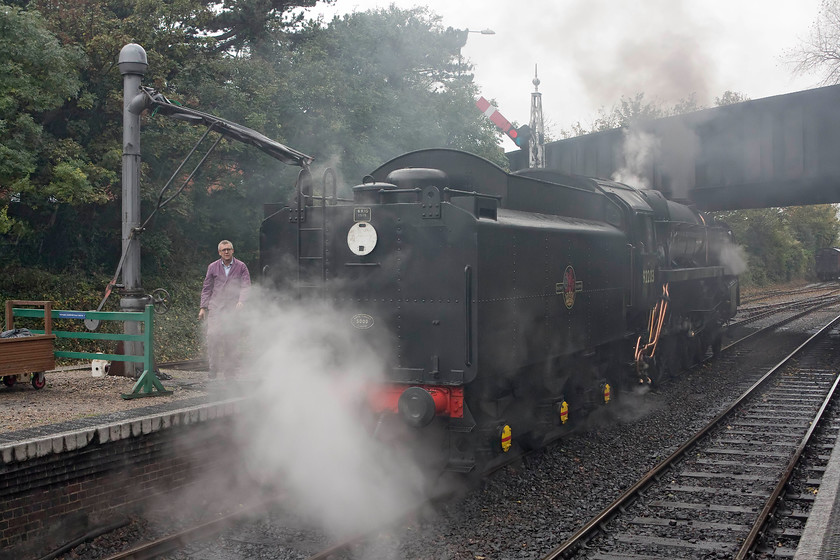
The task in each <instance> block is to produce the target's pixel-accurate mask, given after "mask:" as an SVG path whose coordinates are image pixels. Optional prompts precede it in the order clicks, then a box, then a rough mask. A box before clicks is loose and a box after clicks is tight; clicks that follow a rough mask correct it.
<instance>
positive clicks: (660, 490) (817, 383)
mask: <svg viewBox="0 0 840 560" xmlns="http://www.w3.org/2000/svg"><path fill="white" fill-rule="evenodd" d="M838 323H840V316H837V317H835V318H833V319H832V320H831V321H830V322H829V323H828V324H826V326H824V327H823V328H822V329H820V331H819V332H818V333H816V334H815V335H813V336H812V337H811V338H809V339H808V340H807V341H806V342H804V343H802V344H801V345H800V346H799V347H798V348H796V349H795V350H794V351H793V352H791V353H790V354H789V355H787V356H785V357H784V358H783V359H782V360H781V361H779V363H777V364H775V365H774V366H773V367H771V368H770V369H769V371H767V373H765V374H764V375H763V376H761V377H760V379H759V380H758V381H756V382H755V383H754V384H753V385H752V386H751V387H750V388H749V389H748V390H747V391H746V392H745V393H744V394H743V395H742V396H741V397H740V398H739V399H738V400H737V401H736V402H735V403H733V404H732V405H731V406H729V407H728V408H727V409H726V410H724V411H723V412H721V413H720V414H719V415H718V416H717V417H715V418H714V419H713V420H712V422H710V423H709V424H708V425H707V426H706V427H705V428H703V429H702V430H700V431H699V432H698V433H697V434H696V435H695V436H694V437H693V438H691V439H690V440H689V441H687V442H686V443H685V444H683V445H682V446H681V447H680V448H679V449H677V450H676V451H675V452H674V453H673V454H672V455H671V456H669V457H668V458H667V459H665V460H664V461H663V462H661V463H660V464H659V465H657V466H656V467H654V468H653V469H651V470H650V471H649V472H648V473H647V474H646V475H645V476H644V477H643V478H642V479H641V480H639V481H638V482H637V483H636V484H634V485H633V486H632V487H631V488H630V489H629V490H627V491H626V492H625V493H624V494H623V495H622V496H620V497H619V498H618V499H616V500H615V501H614V502H613V503H612V504H610V505H609V506H608V507H607V508H606V509H605V510H603V511H602V512H600V513H599V514H598V515H597V516H595V517H594V518H593V519H592V520H590V521H589V522H588V523H586V524H585V525H584V526H583V527H581V529H579V530H578V531H577V532H576V533H575V534H574V535H573V536H572V537H571V538H569V539H568V540H567V541H566V542H565V543H563V544H561V545H560V546H559V547H558V548H556V549H554V550H553V551H551V552H550V553H549V554H548V555H546V556H545V557H544V559H543V560H553V559H558V558H571V557H574V558H591V559H599V560H618V559H620V558H628V559H629V558H651V559H657V558H662V559H665V558H708V557H714V556H712V555H714V554H721V555H722V556H718V557H725V558H746V557H747V556H748V555H749V554H750V553H751V552H752V551H753V550H754V549H755V547H756V546H757V543H758V539H759V536H760V535H761V534H762V531H763V530H764V528H765V523H766V521H767V519H768V518H769V517H770V514H771V512H773V511H774V510H775V508H776V507H777V506H778V504H779V498H780V497H781V496H783V490H784V488H785V484H786V483H787V482H788V480H789V478H790V477H791V475H792V474H793V472H794V467H795V465H796V462H797V460H798V459H799V457H800V456H801V454H802V452H803V450H804V449H805V446H806V445H807V443H808V441H809V439H810V437H811V435H812V434H813V433H814V427H815V426H816V425H817V424H818V423H819V420H820V418H821V416H822V414H823V411H824V410H825V408H826V407H827V405H828V401H829V400H830V399H831V397H832V396H833V394H834V391H835V388H836V387H837V383H838V376H837V374H836V371H837V369H836V366H837V365H838V364H837V363H834V364H832V365H833V366H835V367H828V366H827V365H826V364H820V363H819V361H818V360H819V359H820V356H825V355H826V354H827V353H829V352H830V353H833V354H836V353H837V350H838V346H840V344H838V340H837V337H836V335H835V336H829V333H830V332H831V330H832V329H833V327H834V326H836V325H837V324H838ZM732 359H738V356H735V357H734V358H732ZM794 360H798V361H799V365H798V367H797V366H796V365H791V364H793V363H794ZM765 367H766V365H765ZM748 375H749V373H748ZM752 375H755V371H753V372H752Z"/></svg>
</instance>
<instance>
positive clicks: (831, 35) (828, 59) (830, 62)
mask: <svg viewBox="0 0 840 560" xmlns="http://www.w3.org/2000/svg"><path fill="white" fill-rule="evenodd" d="M788 59H789V60H790V62H792V63H793V64H794V65H795V67H794V71H795V72H797V73H799V74H809V73H812V72H819V71H822V72H824V76H823V80H822V81H823V84H824V85H830V84H836V83H838V82H840V2H838V0H823V3H822V6H821V7H820V13H819V16H817V20H816V21H815V22H814V24H813V25H812V26H811V32H810V34H809V35H808V37H807V38H806V39H804V40H803V42H802V45H801V46H800V47H798V48H796V49H794V50H793V51H792V52H791V53H789V55H788Z"/></svg>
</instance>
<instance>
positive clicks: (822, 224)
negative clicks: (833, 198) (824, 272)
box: [784, 204, 840, 255]
mask: <svg viewBox="0 0 840 560" xmlns="http://www.w3.org/2000/svg"><path fill="white" fill-rule="evenodd" d="M784 215H785V221H786V222H787V224H788V227H790V229H791V231H792V232H793V235H794V236H795V237H796V239H797V240H799V242H800V243H802V245H803V246H804V247H805V249H806V250H807V251H808V252H809V253H810V254H812V255H813V254H814V253H816V252H817V251H818V250H820V249H823V248H825V247H833V246H835V245H836V244H837V240H838V235H840V221H838V218H837V206H836V205H834V204H816V205H813V206H791V207H789V208H785V210H784Z"/></svg>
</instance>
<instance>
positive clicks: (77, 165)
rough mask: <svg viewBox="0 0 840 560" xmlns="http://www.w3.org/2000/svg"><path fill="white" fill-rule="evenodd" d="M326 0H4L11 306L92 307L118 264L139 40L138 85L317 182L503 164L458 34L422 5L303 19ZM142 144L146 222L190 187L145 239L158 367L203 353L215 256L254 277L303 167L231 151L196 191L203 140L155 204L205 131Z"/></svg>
mask: <svg viewBox="0 0 840 560" xmlns="http://www.w3.org/2000/svg"><path fill="white" fill-rule="evenodd" d="M328 1H332V0H328ZM315 3H316V0H232V1H230V2H225V3H223V4H219V3H218V2H215V1H214V2H209V1H205V0H173V1H169V0H167V1H162V0H138V1H137V2H133V3H125V2H122V1H121V0H106V1H104V2H76V3H66V2H63V3H56V2H54V0H34V1H33V2H31V3H24V2H14V5H12V3H11V2H9V1H8V0H7V2H6V3H4V4H0V6H2V7H1V8H0V31H2V33H0V249H2V250H3V251H4V255H6V257H7V260H6V262H5V264H4V275H3V277H2V281H0V297H2V298H3V299H8V298H14V299H33V300H43V299H49V300H52V301H55V302H56V305H57V306H58V307H59V308H64V309H93V308H95V307H96V306H97V305H98V304H99V300H100V299H101V296H102V292H103V290H104V287H105V285H106V283H107V281H108V280H110V277H111V276H112V275H113V273H114V269H115V268H116V266H117V263H118V261H119V257H120V252H121V240H120V237H121V233H120V232H121V192H120V176H121V172H120V166H121V161H122V104H123V92H122V79H121V76H120V73H119V70H118V67H117V64H116V63H117V57H118V54H119V52H120V50H121V48H122V47H123V46H124V45H125V44H127V43H129V42H136V43H139V44H140V45H142V46H143V47H144V48H145V50H146V52H147V55H148V61H149V67H148V71H147V74H146V76H145V78H144V80H143V82H144V85H150V86H153V87H156V88H158V89H159V90H161V91H162V92H163V93H164V94H165V95H166V96H167V97H169V98H170V99H173V100H177V101H178V102H180V103H182V104H183V105H187V106H190V107H194V108H197V109H200V110H202V111H205V112H208V113H213V114H216V115H219V116H221V117H223V118H226V119H228V120H232V121H234V122H239V123H242V124H244V125H246V126H249V127H251V128H254V129H256V130H258V131H260V132H262V133H263V134H265V135H267V136H268V137H270V138H274V139H277V140H278V141H281V142H284V143H287V144H289V145H290V146H292V147H294V148H297V149H300V150H302V151H304V152H308V153H311V154H312V155H314V156H316V157H317V158H318V159H317V164H318V166H319V167H318V168H316V177H317V176H318V172H319V171H320V166H327V165H330V166H332V165H335V166H337V167H338V168H339V173H340V174H342V172H343V175H344V176H346V177H348V178H349V179H348V181H349V183H350V184H351V185H352V184H355V183H356V182H358V181H359V180H360V179H361V177H362V175H364V174H366V173H369V172H370V171H372V170H373V169H374V168H375V167H376V166H378V165H380V164H381V163H383V162H384V161H385V160H387V159H388V158H390V157H393V156H395V155H398V154H400V153H402V152H405V151H409V150H413V149H419V148H426V147H440V146H448V147H453V148H462V149H467V150H470V151H473V152H475V153H478V154H479V155H483V156H485V157H488V158H490V159H492V160H493V161H495V162H497V163H500V164H505V158H504V154H503V153H502V151H501V150H500V149H499V147H498V146H497V143H496V140H497V138H498V133H497V131H496V130H495V128H494V127H493V125H492V124H491V123H490V122H489V121H487V119H485V118H484V117H483V116H482V115H481V114H480V113H479V112H478V111H477V110H476V109H475V107H474V105H473V100H474V98H475V97H476V95H477V89H476V86H475V84H474V83H473V81H472V76H471V75H470V74H469V70H470V67H469V64H467V63H465V62H464V61H462V60H461V59H460V56H459V52H460V48H461V47H462V46H463V44H464V41H465V40H466V37H465V34H464V33H463V32H462V31H456V30H452V29H444V28H443V27H442V26H441V24H440V18H438V17H437V16H433V15H432V14H430V13H429V12H428V11H427V10H425V9H419V8H418V9H414V10H408V11H401V10H397V9H395V8H393V7H392V8H390V9H387V10H379V11H375V12H364V13H356V14H353V15H351V16H347V17H345V18H342V19H336V20H333V21H332V22H329V23H324V22H305V21H303V12H302V11H301V10H300V9H299V8H301V7H304V6H311V5H314V4H315ZM24 4H25V6H26V7H25V8H24V7H23V6H24ZM142 130H143V133H142V146H141V147H142V156H143V163H142V167H141V215H142V216H143V219H145V218H146V217H148V216H150V215H151V214H152V213H153V211H154V210H155V208H156V205H157V202H158V200H159V199H161V198H167V197H168V196H169V195H171V194H172V193H173V192H174V191H175V189H178V188H180V187H181V186H182V185H183V186H184V191H183V193H182V195H181V196H179V197H177V198H175V199H174V200H172V201H171V202H170V203H169V204H168V205H167V206H166V207H165V208H162V209H160V210H159V211H157V212H156V213H155V214H154V219H153V220H152V221H151V223H149V224H148V227H147V228H146V231H145V233H143V234H142V235H141V237H140V243H141V255H142V264H141V269H142V271H143V286H144V289H145V290H146V291H151V289H153V288H155V287H165V288H167V289H168V290H169V291H170V293H172V295H173V300H174V305H173V308H172V310H171V311H170V313H169V314H167V315H163V316H159V317H158V322H157V326H156V329H157V330H158V339H157V340H158V352H159V356H158V357H159V359H179V358H185V357H189V356H190V355H192V354H194V353H195V351H196V349H197V348H198V342H199V337H198V335H197V330H196V320H195V317H196V314H197V304H198V292H199V291H200V285H201V280H202V279H203V273H204V270H205V267H206V265H207V263H208V262H209V261H211V260H213V259H215V258H216V251H215V247H216V243H217V242H218V240H219V239H221V238H228V239H232V240H233V241H234V242H235V243H236V247H237V256H238V257H240V258H242V259H243V260H245V262H247V263H248V264H249V265H251V267H252V269H255V265H256V262H257V258H258V251H257V249H258V247H257V243H258V239H257V230H258V227H259V222H260V220H261V217H262V205H263V204H264V203H266V202H277V201H281V200H285V199H286V198H287V197H288V191H289V187H290V186H291V185H292V184H293V183H294V180H295V175H296V172H297V170H296V169H292V168H289V167H288V166H285V165H283V164H280V163H278V162H277V161H275V160H273V159H271V158H269V157H267V156H265V155H264V154H262V153H261V152H259V151H257V150H255V149H254V148H251V147H248V146H244V145H242V144H239V143H236V142H232V141H222V142H221V143H220V144H219V145H218V147H217V148H216V150H215V151H214V153H213V154H212V155H211V156H210V157H209V158H208V160H207V163H205V165H204V166H203V167H202V168H201V170H200V172H199V173H198V174H197V175H196V176H195V177H193V178H192V179H191V180H189V181H186V178H187V175H188V173H189V172H190V170H191V169H192V168H193V166H194V165H195V164H196V163H197V161H198V159H199V158H200V157H201V155H199V154H202V152H203V149H204V148H206V147H207V146H208V145H207V144H205V145H204V148H200V149H199V150H198V151H197V154H196V155H195V156H193V158H191V160H190V161H189V162H188V163H187V165H186V166H185V168H184V171H182V172H181V173H179V174H178V175H177V176H176V177H174V181H173V183H172V186H171V187H170V189H169V190H168V191H167V192H165V193H162V192H161V190H162V187H163V185H164V184H166V182H167V181H168V180H169V179H170V175H171V174H172V173H173V172H174V170H175V169H176V168H177V166H178V165H179V164H180V162H181V160H182V158H184V157H185V156H186V155H187V153H188V152H189V150H190V148H191V147H192V146H193V144H194V143H195V142H197V140H198V139H199V138H200V137H201V135H202V134H203V133H204V129H203V128H198V127H191V126H189V125H186V124H184V123H181V122H177V121H174V120H171V119H168V118H166V117H162V116H159V115H152V114H149V113H146V114H144V116H143V119H142ZM214 139H215V138H214V136H213V135H211V137H210V140H211V141H212V140H214ZM185 181H186V182H185ZM117 301H118V295H117V294H114V295H113V296H112V300H111V301H110V302H109V304H108V305H109V306H114V305H116V302H117ZM106 309H108V308H107V307H106ZM112 309H113V307H112Z"/></svg>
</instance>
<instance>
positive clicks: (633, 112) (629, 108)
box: [561, 92, 703, 138]
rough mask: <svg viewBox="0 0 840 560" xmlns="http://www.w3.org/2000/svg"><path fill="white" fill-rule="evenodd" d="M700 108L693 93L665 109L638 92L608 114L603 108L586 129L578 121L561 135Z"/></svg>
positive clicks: (585, 131) (570, 134)
mask: <svg viewBox="0 0 840 560" xmlns="http://www.w3.org/2000/svg"><path fill="white" fill-rule="evenodd" d="M702 108H703V107H702V106H701V105H699V104H698V103H697V96H696V95H695V94H693V93H692V94H691V95H689V96H688V97H686V98H684V99H680V100H679V101H677V102H676V103H675V104H674V105H672V106H670V107H666V106H663V105H662V103H661V102H660V101H656V100H654V101H647V100H646V99H645V94H644V93H641V92H640V93H637V94H636V95H634V96H633V97H625V96H622V97H621V99H620V100H619V101H618V103H616V104H615V105H613V107H612V109H610V111H609V112H607V111H606V110H605V109H604V108H603V107H602V108H601V109H599V110H598V117H597V118H596V119H595V122H593V123H592V125H591V126H589V127H587V126H585V125H583V124H582V123H581V122H580V121H578V122H576V123H574V124H572V127H571V130H569V131H566V130H563V131H561V135H562V136H563V137H564V138H570V137H573V136H582V135H584V134H591V133H593V132H602V131H605V130H613V129H616V128H623V127H629V126H631V125H632V124H633V123H635V122H638V121H645V120H653V119H660V118H663V117H669V116H672V115H682V114H685V113H690V112H692V111H698V110H700V109H702Z"/></svg>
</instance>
